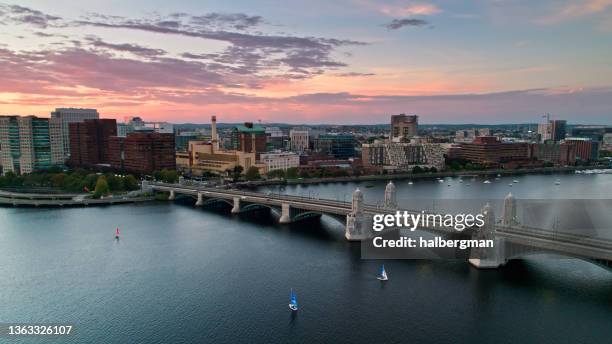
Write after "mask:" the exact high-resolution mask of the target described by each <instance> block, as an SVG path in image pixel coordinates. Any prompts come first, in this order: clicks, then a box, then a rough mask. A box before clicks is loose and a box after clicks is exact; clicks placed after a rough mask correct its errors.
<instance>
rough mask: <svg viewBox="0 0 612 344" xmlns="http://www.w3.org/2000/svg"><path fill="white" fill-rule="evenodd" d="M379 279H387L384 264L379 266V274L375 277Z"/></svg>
mask: <svg viewBox="0 0 612 344" xmlns="http://www.w3.org/2000/svg"><path fill="white" fill-rule="evenodd" d="M376 278H377V279H378V280H379V281H386V280H388V279H389V277H387V271H385V264H383V265H381V267H380V275H378V277H376Z"/></svg>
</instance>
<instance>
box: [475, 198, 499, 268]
mask: <svg viewBox="0 0 612 344" xmlns="http://www.w3.org/2000/svg"><path fill="white" fill-rule="evenodd" d="M481 213H482V215H483V216H484V225H483V226H482V227H480V228H479V229H478V230H476V231H475V232H474V235H473V237H472V239H475V240H493V247H483V248H478V249H474V250H472V253H471V257H472V258H470V259H469V261H470V264H472V265H473V266H475V267H476V268H479V269H495V268H498V267H500V266H501V265H504V264H505V263H506V259H505V255H504V252H505V249H504V245H505V243H504V240H503V238H497V237H496V235H495V213H494V211H493V207H491V205H490V204H489V203H487V204H486V205H485V206H484V207H483V208H482V210H481Z"/></svg>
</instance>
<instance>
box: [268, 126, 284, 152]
mask: <svg viewBox="0 0 612 344" xmlns="http://www.w3.org/2000/svg"><path fill="white" fill-rule="evenodd" d="M266 140H267V144H268V150H269V151H271V150H279V149H280V150H283V149H287V143H288V138H287V136H285V133H284V132H283V130H282V129H281V128H279V127H266Z"/></svg>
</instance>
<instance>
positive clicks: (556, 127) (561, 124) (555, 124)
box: [550, 119, 567, 142]
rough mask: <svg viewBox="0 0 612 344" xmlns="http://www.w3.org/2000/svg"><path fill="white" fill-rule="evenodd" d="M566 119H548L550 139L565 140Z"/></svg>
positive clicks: (555, 140)
mask: <svg viewBox="0 0 612 344" xmlns="http://www.w3.org/2000/svg"><path fill="white" fill-rule="evenodd" d="M566 124H567V121H565V120H561V119H555V120H551V121H550V135H551V140H553V141H554V142H559V141H562V140H565V134H566V130H565V127H566Z"/></svg>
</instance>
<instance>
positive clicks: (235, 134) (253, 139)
mask: <svg viewBox="0 0 612 344" xmlns="http://www.w3.org/2000/svg"><path fill="white" fill-rule="evenodd" d="M266 147H267V146H266V132H265V130H264V128H263V127H261V126H259V125H254V124H253V123H251V122H246V123H244V125H238V126H236V127H234V129H232V148H233V149H234V150H237V151H241V152H248V153H256V154H257V158H258V159H259V154H260V153H265V152H266Z"/></svg>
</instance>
